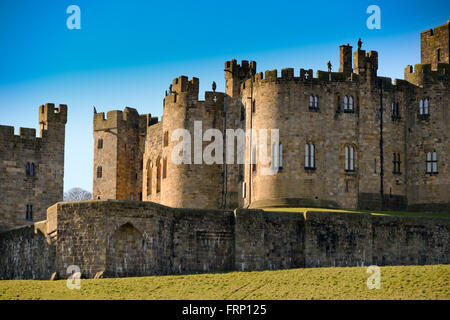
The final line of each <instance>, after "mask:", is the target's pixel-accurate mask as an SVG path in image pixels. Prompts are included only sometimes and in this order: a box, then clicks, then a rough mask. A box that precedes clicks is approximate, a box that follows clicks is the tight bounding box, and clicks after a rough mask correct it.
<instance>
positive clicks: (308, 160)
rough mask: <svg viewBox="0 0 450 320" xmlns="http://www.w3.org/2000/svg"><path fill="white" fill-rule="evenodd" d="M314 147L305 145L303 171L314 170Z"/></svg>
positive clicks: (309, 144) (311, 144)
mask: <svg viewBox="0 0 450 320" xmlns="http://www.w3.org/2000/svg"><path fill="white" fill-rule="evenodd" d="M315 152H316V150H315V146H314V144H313V143H307V144H306V145H305V169H306V170H315V169H316V163H315V161H316V160H315Z"/></svg>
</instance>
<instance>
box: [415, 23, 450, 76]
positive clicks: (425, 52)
mask: <svg viewBox="0 0 450 320" xmlns="http://www.w3.org/2000/svg"><path fill="white" fill-rule="evenodd" d="M449 42H450V21H447V23H446V24H444V25H441V26H439V27H436V28H434V29H429V30H426V31H423V32H421V33H420V58H421V63H422V64H423V63H429V64H431V67H432V69H433V70H436V69H437V64H438V63H450V46H449Z"/></svg>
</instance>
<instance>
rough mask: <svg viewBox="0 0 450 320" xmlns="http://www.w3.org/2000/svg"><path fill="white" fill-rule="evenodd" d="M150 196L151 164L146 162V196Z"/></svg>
mask: <svg viewBox="0 0 450 320" xmlns="http://www.w3.org/2000/svg"><path fill="white" fill-rule="evenodd" d="M151 194H152V162H151V161H150V160H148V161H147V196H149V195H151Z"/></svg>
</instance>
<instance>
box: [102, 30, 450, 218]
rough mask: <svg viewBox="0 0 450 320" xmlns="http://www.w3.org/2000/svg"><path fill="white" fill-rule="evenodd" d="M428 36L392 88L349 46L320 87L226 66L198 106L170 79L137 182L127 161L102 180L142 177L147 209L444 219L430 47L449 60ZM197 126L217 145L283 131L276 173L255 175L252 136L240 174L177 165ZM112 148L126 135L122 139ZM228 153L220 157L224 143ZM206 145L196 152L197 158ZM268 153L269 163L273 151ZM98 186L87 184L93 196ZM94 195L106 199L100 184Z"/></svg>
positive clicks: (187, 88)
mask: <svg viewBox="0 0 450 320" xmlns="http://www.w3.org/2000/svg"><path fill="white" fill-rule="evenodd" d="M428 33H429V32H428ZM428 33H427V32H424V33H422V38H421V50H422V64H418V65H416V66H415V68H414V69H413V68H412V67H411V66H408V67H407V68H406V69H405V80H398V79H395V81H394V83H392V80H391V79H390V78H385V77H380V76H378V75H377V72H378V53H377V52H376V51H369V52H367V53H366V51H365V50H361V48H358V49H357V50H356V51H355V52H352V47H351V46H350V45H348V44H347V45H344V46H341V47H340V55H341V66H340V68H339V72H324V71H320V70H319V71H317V76H316V77H314V76H313V70H311V69H309V70H305V69H300V70H299V74H296V71H295V70H294V69H293V68H287V69H283V70H282V71H281V75H279V74H278V72H277V70H270V71H266V72H265V73H263V72H259V73H257V72H256V63H255V62H253V61H252V62H250V63H249V62H248V61H245V60H244V61H242V62H241V64H238V63H237V61H236V60H231V61H227V62H225V80H226V90H225V93H220V92H206V93H205V101H200V100H199V99H198V88H199V80H198V79H197V78H193V79H192V80H188V78H187V77H185V76H181V77H179V78H176V79H174V81H173V83H172V86H171V91H170V92H169V94H166V97H165V99H164V111H163V118H162V120H161V122H160V123H159V124H158V126H155V125H154V126H155V127H154V129H151V128H152V127H151V126H150V127H148V130H147V131H146V137H145V143H144V146H143V147H142V148H143V149H144V150H145V151H144V156H143V161H142V163H141V164H140V167H141V168H143V169H142V171H139V170H134V171H133V170H131V169H130V168H135V167H136V166H137V164H136V163H134V162H130V161H127V159H126V157H124V158H123V160H117V161H116V162H117V165H114V164H112V165H110V166H108V168H109V169H108V170H110V171H112V172H113V173H114V174H115V176H116V180H117V182H116V184H119V182H120V181H122V182H123V181H125V180H127V179H128V177H129V176H130V174H137V179H136V183H135V184H134V185H133V187H132V188H135V189H136V188H141V190H142V193H143V197H142V199H144V200H147V201H155V202H158V203H161V204H164V205H168V206H172V207H187V208H210V209H217V208H230V209H234V208H243V207H251V208H260V207H273V206H278V207H280V206H300V207H305V206H306V207H328V208H347V209H356V208H358V209H370V210H379V209H390V210H418V211H426V212H433V211H435V212H443V211H448V210H449V208H450V193H449V192H448V190H450V188H449V185H448V181H449V178H450V177H449V176H450V170H449V167H448V163H449V161H448V160H449V159H448V157H449V156H448V148H449V142H448V141H449V136H448V132H449V130H448V129H449V126H450V112H449V111H448V110H447V109H448V108H447V106H448V105H449V99H450V89H449V83H450V78H449V74H450V64H449V63H448V62H449V61H447V60H448V58H446V56H445V54H443V55H442V57H443V60H442V61H440V62H439V63H437V64H436V68H434V67H433V66H432V61H431V60H430V59H431V58H430V57H431V55H432V52H434V51H435V49H436V48H438V47H442V48H443V50H444V51H445V50H448V41H447V40H446V39H447V38H446V37H448V35H449V32H448V24H446V25H444V26H441V27H437V28H435V30H434V34H433V35H430V34H428ZM446 41H447V42H446ZM446 48H447V49H446ZM352 57H353V63H352ZM381 91H382V94H381ZM311 97H313V98H314V99H318V104H317V107H316V106H314V107H313V108H311V107H310V98H311ZM345 97H347V98H348V99H350V98H351V99H352V100H353V103H352V104H353V108H352V110H344V109H345V102H344V99H345ZM424 99H428V101H429V114H428V115H419V103H420V101H421V100H422V101H423V100H424ZM381 100H382V101H381ZM349 104H350V102H349ZM381 104H382V108H380V105H381ZM314 105H315V102H314ZM381 116H382V119H383V121H382V123H381ZM195 121H201V122H202V129H203V132H204V131H205V130H207V129H209V128H214V129H217V130H219V131H221V133H222V134H224V135H225V129H232V130H235V132H236V131H237V130H240V129H242V130H247V131H248V130H255V131H256V132H258V133H259V132H260V131H258V130H260V129H264V130H270V129H279V130H280V143H281V145H282V156H281V157H282V162H283V167H282V169H281V170H279V171H278V173H276V174H273V175H265V174H262V173H263V169H265V168H267V167H269V165H264V164H261V161H259V162H258V163H257V164H256V165H253V164H250V160H251V158H252V159H253V158H254V157H253V156H252V154H253V152H255V154H256V158H258V159H259V160H261V158H260V157H259V155H260V150H259V147H258V148H256V147H257V146H256V143H255V142H253V139H249V137H248V136H247V137H246V138H245V164H239V163H238V161H237V157H236V155H235V158H234V160H235V161H234V163H233V164H226V165H221V164H212V165H209V164H205V163H204V162H203V163H201V164H195V163H194V164H191V165H186V164H180V165H178V164H175V163H173V161H172V158H171V157H172V153H173V152H172V151H173V150H174V148H175V147H176V146H177V145H178V143H179V142H178V141H171V137H172V134H173V132H174V131H175V130H176V129H186V130H188V132H189V133H190V135H191V141H190V142H191V146H190V150H189V151H190V155H191V160H192V162H194V146H195V143H194V136H195V135H194V123H195ZM381 126H382V131H381ZM381 132H382V134H381ZM96 134H97V133H96ZM142 134H145V133H144V132H143V133H142ZM118 137H121V139H123V140H126V139H129V138H130V137H131V138H133V135H132V134H129V133H126V132H125V131H124V133H123V134H121V133H118ZM133 139H134V138H133ZM119 140H120V138H119ZM250 140H251V141H250ZM224 142H225V143H224V146H225V152H224V154H225V155H226V154H227V153H228V152H230V148H229V146H228V142H230V141H229V140H227V138H225V139H224ZM306 144H311V145H314V148H315V153H314V159H315V166H314V168H306V167H305V153H306V152H305V146H306ZM208 145H209V142H203V143H202V146H203V150H204V148H205V147H207V146H208ZM235 147H236V140H235ZM346 147H352V148H353V150H354V170H346V169H345V150H346ZM119 149H120V150H125V149H124V148H119ZM266 149H267V155H268V156H269V157H271V153H272V150H273V148H272V145H271V144H270V143H268V144H267V146H266ZM430 151H436V152H437V158H438V160H437V161H438V173H432V174H430V173H427V172H426V170H425V168H426V155H427V152H430ZM188 153H189V152H188ZM199 153H200V154H201V153H202V152H201V151H200V152H199ZM394 157H395V158H394ZM111 159H112V158H111ZM395 159H396V161H397V162H398V164H399V170H395V168H396V162H394V160H395ZM94 162H95V163H97V162H98V161H97V160H94ZM95 166H97V164H96V165H95ZM119 166H122V167H123V168H126V170H120V169H119ZM94 169H95V168H94ZM130 170H131V171H132V172H131V173H130ZM96 183H98V182H96V180H95V179H94V189H96V188H97V187H96ZM139 183H140V184H141V186H140V187H139ZM98 185H99V186H102V185H103V186H104V187H105V188H106V189H107V188H108V184H107V183H106V182H105V183H104V184H102V183H101V182H100V183H98ZM113 188H114V187H113ZM105 192H108V191H105ZM139 192H141V191H139ZM94 193H95V190H94ZM110 198H112V199H130V197H129V196H128V197H118V196H117V195H116V196H114V195H112V196H111V197H110Z"/></svg>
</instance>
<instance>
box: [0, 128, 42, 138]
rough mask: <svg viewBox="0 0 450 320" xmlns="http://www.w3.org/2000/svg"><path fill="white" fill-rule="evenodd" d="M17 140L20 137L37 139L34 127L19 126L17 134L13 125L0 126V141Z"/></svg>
mask: <svg viewBox="0 0 450 320" xmlns="http://www.w3.org/2000/svg"><path fill="white" fill-rule="evenodd" d="M13 139H15V141H17V142H18V141H19V140H21V139H26V140H36V141H37V140H39V139H40V138H39V137H36V129H33V128H19V135H15V134H14V127H11V126H0V140H2V141H12V140H13Z"/></svg>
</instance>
